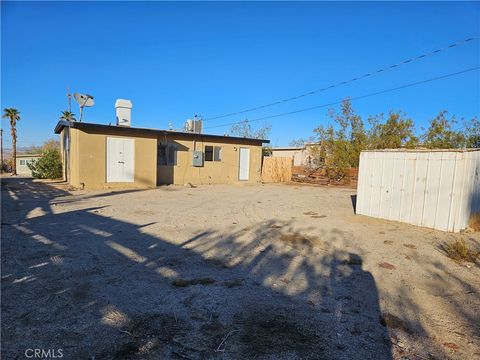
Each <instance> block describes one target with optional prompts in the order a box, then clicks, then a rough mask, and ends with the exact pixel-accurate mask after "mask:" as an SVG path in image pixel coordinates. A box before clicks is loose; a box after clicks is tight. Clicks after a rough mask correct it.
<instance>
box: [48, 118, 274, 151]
mask: <svg viewBox="0 0 480 360" xmlns="http://www.w3.org/2000/svg"><path fill="white" fill-rule="evenodd" d="M64 127H71V128H74V129H79V130H86V131H88V130H90V131H107V132H108V131H115V132H117V133H118V132H124V133H125V134H127V133H128V134H130V135H131V134H152V135H182V136H186V137H191V138H192V139H194V138H206V139H215V140H239V141H240V140H241V141H245V140H248V141H251V142H254V143H257V144H260V145H261V144H262V143H270V140H265V139H252V138H245V137H236V136H224V135H211V134H194V133H189V132H182V131H172V130H160V129H149V128H139V127H127V126H115V125H103V124H93V123H84V122H76V121H73V122H69V121H65V120H60V121H59V122H58V123H57V125H56V126H55V130H54V131H55V134H60V132H61V131H62V129H63V128H64Z"/></svg>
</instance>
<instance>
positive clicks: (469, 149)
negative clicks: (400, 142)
mask: <svg viewBox="0 0 480 360" xmlns="http://www.w3.org/2000/svg"><path fill="white" fill-rule="evenodd" d="M471 151H480V149H477V148H460V149H426V148H420V149H403V148H400V149H378V150H362V152H397V153H402V152H471Z"/></svg>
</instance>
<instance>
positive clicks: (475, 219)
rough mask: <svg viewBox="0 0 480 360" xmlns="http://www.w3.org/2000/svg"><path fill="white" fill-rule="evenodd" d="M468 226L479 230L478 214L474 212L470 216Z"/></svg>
mask: <svg viewBox="0 0 480 360" xmlns="http://www.w3.org/2000/svg"><path fill="white" fill-rule="evenodd" d="M468 226H469V227H470V228H472V229H473V230H474V231H480V214H475V215H472V216H471V217H470V221H469V222H468Z"/></svg>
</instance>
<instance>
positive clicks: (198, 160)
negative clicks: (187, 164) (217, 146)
mask: <svg viewBox="0 0 480 360" xmlns="http://www.w3.org/2000/svg"><path fill="white" fill-rule="evenodd" d="M192 165H193V166H197V167H198V166H203V152H202V151H198V150H197V151H194V152H193V161H192Z"/></svg>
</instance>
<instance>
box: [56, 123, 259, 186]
mask: <svg viewBox="0 0 480 360" xmlns="http://www.w3.org/2000/svg"><path fill="white" fill-rule="evenodd" d="M55 133H56V134H59V135H60V144H61V152H62V159H63V165H64V166H63V167H64V177H65V179H66V180H67V181H68V182H69V183H70V184H71V185H72V186H74V187H78V188H90V189H99V188H148V187H156V186H157V185H162V184H178V185H183V184H186V183H191V184H235V183H249V182H259V181H261V167H262V144H263V143H268V142H269V141H268V140H258V139H247V138H239V137H230V136H220V135H207V134H195V133H187V132H176V131H167V130H156V129H145V128H136V127H129V126H118V125H117V126H112V125H101V124H92V123H81V122H68V121H60V122H59V123H58V124H57V126H56V127H55Z"/></svg>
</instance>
